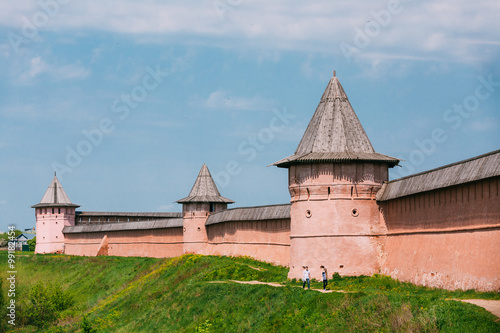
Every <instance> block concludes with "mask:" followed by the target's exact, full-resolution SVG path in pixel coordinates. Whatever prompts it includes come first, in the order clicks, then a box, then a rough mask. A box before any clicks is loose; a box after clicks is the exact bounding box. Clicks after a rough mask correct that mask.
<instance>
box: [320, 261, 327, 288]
mask: <svg viewBox="0 0 500 333" xmlns="http://www.w3.org/2000/svg"><path fill="white" fill-rule="evenodd" d="M321 268H323V272H321V277H322V278H323V290H326V286H327V285H328V271H327V270H326V267H325V266H321Z"/></svg>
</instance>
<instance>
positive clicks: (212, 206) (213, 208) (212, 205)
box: [210, 202, 215, 213]
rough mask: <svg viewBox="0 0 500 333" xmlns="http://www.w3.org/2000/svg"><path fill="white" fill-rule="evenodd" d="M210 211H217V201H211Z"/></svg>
mask: <svg viewBox="0 0 500 333" xmlns="http://www.w3.org/2000/svg"><path fill="white" fill-rule="evenodd" d="M210 212H211V213H212V212H215V203H213V202H211V203H210Z"/></svg>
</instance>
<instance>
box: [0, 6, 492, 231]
mask: <svg viewBox="0 0 500 333" xmlns="http://www.w3.org/2000/svg"><path fill="white" fill-rule="evenodd" d="M499 10H500V3H499V2H498V1H493V0H491V1H490V0H478V1H474V2H472V1H462V0H458V1H370V2H366V1H315V2H312V3H307V2H303V1H245V0H214V1H183V2H181V1H177V2H174V1H152V0H150V1H141V2H138V1H128V0H121V1H115V0H109V1H97V0H89V1H75V0H73V1H70V0H41V1H22V2H21V1H3V2H2V3H0V36H2V38H1V39H0V156H1V164H0V230H6V228H7V225H9V224H14V225H16V226H17V227H18V228H20V229H24V228H30V227H33V226H34V225H35V218H34V212H33V209H32V208H30V206H31V205H34V204H36V203H38V202H39V201H40V199H41V198H42V196H43V194H44V193H45V191H46V189H47V187H48V185H49V183H50V180H51V179H52V177H53V173H54V171H55V170H57V171H58V178H59V179H60V181H61V183H62V185H63V187H64V189H65V190H66V193H67V194H68V196H69V197H70V199H71V200H72V201H73V202H74V203H76V204H79V205H81V208H80V209H82V210H87V211H180V209H181V207H180V205H178V204H175V203H173V202H174V201H175V200H178V199H180V198H183V197H185V196H186V195H187V194H188V193H189V191H190V189H191V187H192V185H193V183H194V180H195V178H196V176H197V174H198V172H199V170H200V168H201V166H202V164H203V163H206V164H207V166H208V167H209V169H210V171H211V173H212V176H214V178H215V179H216V182H217V184H218V186H219V190H220V192H221V194H222V195H223V196H225V197H228V198H230V199H232V200H235V201H236V202H237V203H236V204H235V205H233V206H234V207H237V206H251V205H265V204H275V203H285V202H288V200H289V194H288V190H287V171H286V169H279V168H276V167H267V165H269V164H271V163H273V162H275V161H277V160H279V159H281V158H283V157H286V156H288V155H291V154H293V152H294V151H295V149H296V147H297V145H298V143H299V141H300V139H301V137H302V134H303V132H304V130H305V128H306V126H307V124H308V122H309V120H310V118H311V116H312V115H313V113H314V111H315V109H316V106H317V104H318V102H319V99H320V97H321V94H322V93H323V91H324V89H325V87H326V85H327V83H328V80H329V78H330V77H331V75H332V71H333V70H334V69H335V70H336V71H337V76H338V77H339V79H340V82H341V83H342V85H343V87H344V89H345V91H346V93H347V95H348V97H349V99H350V101H351V104H352V105H353V107H354V110H355V111H356V113H357V115H358V117H359V119H360V121H361V123H362V125H363V126H364V128H365V130H366V132H367V134H368V136H369V138H370V140H371V142H372V144H373V146H374V148H375V150H376V151H377V152H380V153H383V154H387V155H391V156H395V157H399V158H402V159H404V160H406V162H403V163H402V165H403V167H401V168H396V169H394V170H392V171H391V179H394V178H398V177H401V176H404V175H408V174H411V173H416V172H420V171H424V170H428V169H431V168H435V167H438V166H441V165H444V164H448V163H452V162H456V161H459V160H462V159H466V158H470V157H473V156H476V155H480V154H483V153H486V152H489V151H492V150H496V149H499V148H500V134H499V133H500V112H499V106H500V62H499V56H500V21H499V20H498V12H499Z"/></svg>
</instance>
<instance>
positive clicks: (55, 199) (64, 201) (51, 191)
mask: <svg viewBox="0 0 500 333" xmlns="http://www.w3.org/2000/svg"><path fill="white" fill-rule="evenodd" d="M55 206H57V207H80V206H79V205H75V204H73V203H72V202H71V200H69V198H68V195H67V194H66V192H64V189H63V188H62V186H61V183H59V180H58V179H57V177H56V175H54V178H53V179H52V181H51V182H50V185H49V188H48V189H47V191H46V192H45V194H44V195H43V198H42V200H40V203H38V204H36V205H34V206H31V208H38V207H55Z"/></svg>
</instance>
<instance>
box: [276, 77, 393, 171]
mask: <svg viewBox="0 0 500 333" xmlns="http://www.w3.org/2000/svg"><path fill="white" fill-rule="evenodd" d="M345 161H380V162H385V163H388V164H389V166H390V167H393V166H395V165H397V164H398V163H399V159H397V158H394V157H390V156H387V155H383V154H379V153H376V152H375V150H374V149H373V146H372V144H371V142H370V140H369V139H368V136H367V135H366V132H365V130H364V129H363V126H361V123H360V121H359V119H358V117H357V116H356V113H355V112H354V109H353V108H352V106H351V103H350V102H349V99H348V98H347V95H346V93H345V91H344V89H343V88H342V85H341V84H340V81H339V79H338V78H337V77H336V76H335V72H333V77H332V78H331V79H330V82H329V83H328V85H327V87H326V89H325V92H324V93H323V96H322V97H321V100H320V102H319V105H318V107H317V108H316V112H314V115H313V117H312V119H311V121H310V122H309V125H308V126H307V129H306V131H305V133H304V136H303V137H302V140H301V141H300V143H299V146H298V147H297V150H296V151H295V154H294V155H291V156H289V157H286V158H284V159H282V160H279V161H278V162H275V163H273V164H272V165H276V166H278V167H287V166H288V165H290V164H296V163H319V162H345Z"/></svg>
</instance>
